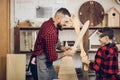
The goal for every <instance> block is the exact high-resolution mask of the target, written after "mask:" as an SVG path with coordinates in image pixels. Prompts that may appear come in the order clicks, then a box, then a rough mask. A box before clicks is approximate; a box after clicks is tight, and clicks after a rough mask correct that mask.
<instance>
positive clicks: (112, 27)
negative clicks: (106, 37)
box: [89, 27, 120, 29]
mask: <svg viewBox="0 0 120 80" xmlns="http://www.w3.org/2000/svg"><path fill="white" fill-rule="evenodd" d="M102 28H104V27H89V29H102ZM110 28H112V29H120V27H110Z"/></svg>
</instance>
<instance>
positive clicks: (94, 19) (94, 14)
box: [78, 1, 104, 26]
mask: <svg viewBox="0 0 120 80" xmlns="http://www.w3.org/2000/svg"><path fill="white" fill-rule="evenodd" d="M78 15H79V19H80V21H81V23H82V24H84V23H85V22H86V21H87V20H90V26H96V25H98V24H99V23H101V22H102V20H103V18H104V9H103V7H102V5H101V4H99V3H98V2H96V1H87V2H85V3H83V5H82V6H81V7H80V9H79V13H78Z"/></svg>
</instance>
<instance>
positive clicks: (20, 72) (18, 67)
mask: <svg viewBox="0 0 120 80" xmlns="http://www.w3.org/2000/svg"><path fill="white" fill-rule="evenodd" d="M25 74H26V55H25V54H7V80H25Z"/></svg>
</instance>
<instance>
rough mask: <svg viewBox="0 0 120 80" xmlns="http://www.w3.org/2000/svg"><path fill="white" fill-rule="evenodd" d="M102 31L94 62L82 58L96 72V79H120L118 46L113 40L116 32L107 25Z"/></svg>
mask: <svg viewBox="0 0 120 80" xmlns="http://www.w3.org/2000/svg"><path fill="white" fill-rule="evenodd" d="M99 32H100V35H99V37H100V39H99V41H100V43H101V47H100V48H99V49H98V51H97V53H96V55H95V60H94V62H90V61H89V60H82V62H83V63H86V64H88V65H89V68H90V69H92V70H94V71H95V73H96V79H95V80H120V79H118V77H117V73H118V71H119V70H118V48H117V47H116V44H115V43H114V42H113V37H114V32H113V30H112V29H111V28H108V27H105V28H103V29H102V30H99Z"/></svg>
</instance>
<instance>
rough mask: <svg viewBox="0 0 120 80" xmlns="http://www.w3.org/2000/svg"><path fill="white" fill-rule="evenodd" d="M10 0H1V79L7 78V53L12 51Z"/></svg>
mask: <svg viewBox="0 0 120 80" xmlns="http://www.w3.org/2000/svg"><path fill="white" fill-rule="evenodd" d="M9 3H10V0H0V80H6V54H7V53H9V52H10V24H9V22H10V21H9V20H10V17H9V13H10V9H9V6H10V5H9Z"/></svg>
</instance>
